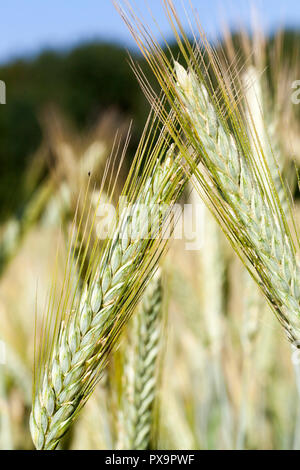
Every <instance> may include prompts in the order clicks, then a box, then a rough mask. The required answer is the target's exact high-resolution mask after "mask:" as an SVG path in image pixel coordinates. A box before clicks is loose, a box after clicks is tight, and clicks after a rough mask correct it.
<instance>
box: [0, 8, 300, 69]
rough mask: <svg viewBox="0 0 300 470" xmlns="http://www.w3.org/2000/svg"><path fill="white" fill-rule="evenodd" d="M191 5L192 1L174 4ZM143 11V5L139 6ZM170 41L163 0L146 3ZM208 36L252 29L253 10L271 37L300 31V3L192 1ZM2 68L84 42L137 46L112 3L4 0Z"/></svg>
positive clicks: (0, 40) (0, 38)
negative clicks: (289, 29)
mask: <svg viewBox="0 0 300 470" xmlns="http://www.w3.org/2000/svg"><path fill="white" fill-rule="evenodd" d="M181 1H184V2H186V4H188V3H189V0H175V2H177V3H178V4H180V3H181ZM135 2H136V4H137V6H138V8H140V10H141V11H143V9H144V8H143V6H144V0H135ZM148 3H149V5H151V10H152V12H153V14H154V16H155V17H157V18H158V19H159V24H160V26H161V28H162V30H163V32H164V34H165V35H166V36H169V34H170V28H169V26H168V23H167V20H166V19H165V18H163V15H162V14H161V11H162V10H161V5H160V0H148ZM193 5H194V6H195V7H196V8H197V10H198V13H199V17H200V20H201V23H202V25H203V27H204V28H205V30H206V32H207V33H208V34H209V35H211V34H214V33H217V32H218V31H219V30H220V24H221V23H222V20H225V21H226V22H227V23H228V24H229V25H231V26H233V25H236V24H238V23H242V24H244V25H248V26H249V24H250V23H251V10H252V7H251V5H254V6H255V10H256V11H257V12H258V14H259V17H260V19H261V23H262V25H263V27H264V28H265V29H266V30H268V31H270V30H274V29H276V28H278V27H280V26H282V25H289V26H294V27H299V29H300V2H299V0H253V1H251V0H193ZM0 11H1V29H0V62H2V63H3V62H5V61H7V60H9V59H11V58H13V57H16V56H23V55H28V54H32V53H36V52H38V51H40V50H41V49H43V48H45V47H54V48H62V47H69V46H72V45H74V44H76V43H78V42H80V41H81V40H91V39H95V38H100V39H105V40H113V41H116V42H119V43H122V44H125V45H126V46H127V47H134V43H133V40H132V39H131V38H130V34H129V32H128V31H127V29H126V27H125V25H124V24H123V23H122V20H121V18H120V17H119V16H118V14H117V12H116V11H115V9H114V7H113V5H112V3H111V1H110V0H48V1H47V0H2V1H1V7H0Z"/></svg>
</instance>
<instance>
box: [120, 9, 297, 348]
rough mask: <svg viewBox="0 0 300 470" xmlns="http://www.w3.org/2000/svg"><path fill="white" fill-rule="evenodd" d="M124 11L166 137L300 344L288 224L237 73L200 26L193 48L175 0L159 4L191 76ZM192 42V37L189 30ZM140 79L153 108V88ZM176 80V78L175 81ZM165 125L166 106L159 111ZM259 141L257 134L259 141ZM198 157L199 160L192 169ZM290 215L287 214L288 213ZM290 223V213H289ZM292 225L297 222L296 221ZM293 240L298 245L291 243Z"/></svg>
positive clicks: (293, 248) (293, 249) (293, 250)
mask: <svg viewBox="0 0 300 470" xmlns="http://www.w3.org/2000/svg"><path fill="white" fill-rule="evenodd" d="M126 5H128V11H129V13H128V14H126V11H125V10H124V9H123V8H122V7H120V8H119V10H120V13H121V15H122V17H123V19H124V21H125V22H126V24H127V25H128V26H129V28H130V31H131V33H132V34H133V36H134V38H135V40H136V41H137V43H138V45H139V47H140V49H141V50H142V53H143V54H144V56H145V58H146V60H147V61H148V63H149V65H150V67H151V69H152V71H153V72H154V74H155V76H156V78H157V79H158V81H159V84H160V85H161V87H162V89H163V91H164V93H165V96H166V99H167V100H168V103H169V105H170V106H171V109H172V110H173V112H174V114H175V115H176V119H177V121H178V123H179V127H180V131H178V128H175V127H171V126H169V132H170V134H171V135H172V136H173V138H174V139H176V141H177V142H178V141H180V140H181V141H183V144H182V145H181V146H180V151H181V153H182V155H183V156H184V157H185V158H186V160H187V162H188V164H189V166H190V168H191V169H192V170H193V171H194V174H195V177H196V179H197V182H198V184H197V187H198V189H199V192H200V193H201V194H202V195H203V197H204V198H205V200H206V202H207V204H208V205H209V207H210V208H211V210H212V211H213V212H214V214H215V216H216V217H217V218H218V221H219V223H220V224H221V225H222V228H223V230H224V232H225V233H226V235H227V236H228V238H229V240H230V241H231V244H232V246H233V248H234V250H235V251H236V252H237V254H238V255H239V256H240V257H241V259H242V260H243V261H244V263H245V265H246V266H247V268H248V269H249V271H250V272H251V275H252V276H253V277H254V279H255V280H256V282H257V283H258V285H259V286H260V288H261V289H262V291H263V293H264V294H265V296H266V298H267V300H268V301H269V304H270V305H271V306H272V308H273V311H274V312H275V314H276V315H277V317H278V318H279V320H280V321H281V323H282V324H283V326H284V328H285V330H286V332H287V335H288V337H289V339H290V340H291V341H294V340H299V339H300V306H299V305H300V303H299V301H300V288H299V274H300V270H299V266H298V263H297V260H296V250H297V249H298V248H299V241H298V237H297V233H296V230H294V228H295V223H293V232H294V233H293V234H292V233H291V230H290V229H289V227H288V224H287V221H286V217H285V215H284V211H283V209H282V207H281V204H280V198H279V196H278V192H277V190H276V188H275V185H274V181H273V178H272V175H271V171H270V169H269V167H268V164H267V159H266V156H265V155H264V152H263V146H262V145H259V146H258V147H256V148H255V151H253V149H252V148H251V141H250V139H249V136H248V135H247V125H246V124H245V113H244V112H243V111H242V110H241V107H240V101H241V98H243V96H242V95H241V93H240V92H239V91H238V90H237V87H235V85H234V80H235V79H236V77H237V75H236V73H235V71H232V70H231V69H229V70H226V69H225V68H224V67H222V65H221V64H222V57H221V56H220V55H218V53H217V52H216V51H215V50H214V49H213V48H212V47H211V46H210V45H209V43H208V40H207V38H206V37H205V34H204V32H203V30H202V29H201V26H199V23H197V20H196V24H197V27H198V31H199V35H200V38H201V39H200V41H199V42H196V43H195V44H191V43H190V41H189V39H188V37H187V35H186V34H185V32H184V27H183V25H182V23H181V21H180V17H179V14H178V12H177V11H176V8H175V5H174V2H173V1H172V0H164V5H165V9H166V12H167V15H168V19H169V21H170V24H171V26H172V29H173V30H174V32H175V34H176V40H177V42H178V46H179V48H180V51H181V53H182V57H183V58H184V60H185V61H186V63H187V67H188V70H189V71H187V70H186V69H185V68H184V67H182V66H181V65H179V64H178V63H176V64H175V74H174V72H173V71H172V70H174V66H173V64H172V61H170V60H169V59H168V58H167V56H166V54H164V52H163V51H162V49H161V47H160V45H159V44H158V42H157V40H156V39H155V37H154V35H152V33H151V31H149V29H147V27H146V26H145V25H143V27H141V24H142V22H141V21H140V19H139V18H138V17H137V15H136V14H135V13H134V10H133V9H132V8H131V7H130V4H126ZM192 33H193V34H192V37H193V38H195V37H196V33H195V32H194V31H192ZM139 75H140V79H141V81H142V83H143V85H144V87H145V90H146V93H147V96H148V97H149V99H150V100H151V102H152V103H154V104H155V98H157V97H156V96H155V94H154V97H153V93H154V92H153V90H152V89H150V88H149V84H147V83H146V81H145V80H143V77H142V76H141V74H139ZM174 75H175V76H174ZM157 108H158V110H159V113H160V117H161V119H162V121H163V122H165V121H166V115H167V114H166V107H165V106H164V103H161V106H160V107H159V106H157ZM258 139H259V136H258ZM195 154H196V156H197V157H199V158H200V160H201V165H200V167H198V168H196V164H197V160H196V161H195ZM290 212H291V211H290ZM291 218H293V217H292V213H291ZM293 222H294V221H293ZM293 235H296V237H297V240H296V243H295V242H294V239H293Z"/></svg>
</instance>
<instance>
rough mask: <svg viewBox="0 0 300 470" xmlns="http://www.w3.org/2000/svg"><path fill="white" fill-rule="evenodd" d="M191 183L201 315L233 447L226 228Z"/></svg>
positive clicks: (226, 436) (224, 428)
mask: <svg viewBox="0 0 300 470" xmlns="http://www.w3.org/2000/svg"><path fill="white" fill-rule="evenodd" d="M189 186H190V188H191V192H190V202H191V204H192V206H193V211H194V212H196V211H198V212H199V215H198V220H201V227H202V229H201V233H200V234H199V240H198V244H199V251H198V253H197V255H198V256H197V261H198V263H197V269H198V276H197V277H198V282H199V283H200V286H199V291H200V292H201V308H200V309H199V315H203V319H204V322H205V326H206V332H207V340H208V355H209V364H210V366H209V369H210V371H211V374H212V382H213V384H214V387H215V392H216V395H217V400H218V402H219V404H220V409H221V417H220V419H221V423H220V432H221V434H222V436H221V439H222V442H223V443H224V447H225V448H228V449H230V448H232V445H233V416H232V409H231V404H230V401H229V397H228V391H227V385H226V378H225V377H224V373H223V371H224V367H223V364H222V361H223V348H224V336H225V334H226V331H225V328H226V327H225V318H226V312H225V308H226V300H225V276H226V257H225V254H224V244H223V243H222V231H221V229H220V227H219V226H218V223H217V221H216V220H214V217H213V216H212V214H211V213H210V212H209V210H208V209H207V208H206V207H205V204H204V202H203V200H202V199H201V197H200V196H199V194H198V192H197V191H196V190H195V188H194V186H193V184H192V183H191V182H190V183H189ZM200 312H202V313H200Z"/></svg>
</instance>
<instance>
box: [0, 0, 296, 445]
mask: <svg viewBox="0 0 300 470" xmlns="http://www.w3.org/2000/svg"><path fill="white" fill-rule="evenodd" d="M133 3H134V4H135V8H136V9H137V11H140V13H141V14H142V15H143V14H144V13H145V14H146V12H147V6H145V5H147V2H146V4H145V2H144V1H143V0H136V1H135V2H133ZM175 3H176V5H178V8H179V11H180V12H181V14H182V21H183V23H184V24H185V25H188V20H187V19H185V16H184V11H183V7H182V5H181V2H175ZM193 4H194V7H195V8H196V9H197V11H198V14H199V19H200V21H201V24H202V27H203V28H204V30H205V32H206V34H207V36H208V38H209V40H211V41H212V42H214V41H217V40H218V41H219V45H218V47H221V45H222V42H223V34H224V29H226V28H227V29H228V30H230V31H231V34H232V36H231V41H232V44H234V48H236V49H235V50H236V51H237V52H236V53H237V55H238V56H239V57H240V56H242V57H243V54H246V51H247V48H246V47H245V44H244V43H245V41H244V42H243V40H242V39H241V34H240V32H241V31H243V35H244V36H247V35H249V37H250V39H249V42H251V35H252V31H253V26H255V28H256V29H259V30H260V31H262V32H263V34H264V39H262V38H261V37H260V40H259V41H258V42H256V43H255V41H254V48H255V47H256V51H255V53H254V54H253V55H254V59H255V58H256V56H257V55H259V54H258V52H259V50H258V49H260V48H262V49H261V50H264V54H265V57H264V61H265V70H267V72H266V75H267V79H268V82H267V85H265V86H266V87H267V88H268V87H269V90H268V91H270V101H271V102H272V103H273V102H274V105H273V104H272V105H271V106H270V108H271V109H272V110H273V111H274V109H275V110H276V112H277V113H278V107H279V106H280V110H282V109H283V110H284V111H285V113H283V114H282V116H281V118H283V117H284V118H285V126H287V127H288V129H287V127H284V125H283V124H282V120H281V121H280V123H279V124H280V125H281V133H280V136H279V134H278V139H284V135H285V142H279V145H280V146H281V147H280V148H284V151H283V153H284V154H285V158H286V160H285V162H288V163H287V166H289V164H291V162H292V161H293V160H296V162H297V165H298V162H300V151H299V135H300V134H298V129H299V118H300V113H299V110H298V107H297V106H295V105H294V106H293V104H292V103H291V102H290V99H289V97H290V90H291V86H292V83H293V82H294V81H295V80H297V79H300V71H299V67H298V64H299V65H300V55H299V51H300V4H299V2H298V1H297V0H286V1H285V2H283V1H280V0H273V1H271V0H261V1H259V0H257V1H251V2H250V1H249V2H248V1H243V2H240V1H238V0H226V1H220V0H210V1H209V2H207V1H202V0H193ZM148 5H149V6H150V7H151V11H152V14H153V18H154V19H157V20H158V23H159V27H160V29H161V33H162V34H163V35H164V36H165V37H166V38H167V39H168V40H171V43H172V39H171V38H172V33H171V28H170V26H169V24H168V21H167V19H165V18H164V15H162V14H161V11H162V7H161V2H160V0H152V1H151V2H150V1H149V2H148ZM147 15H148V14H147ZM1 17H2V22H1V23H2V24H1V32H0V39H1V40H0V80H2V81H4V82H5V84H6V104H5V105H0V276H1V277H0V340H2V341H4V342H5V344H6V355H7V357H6V364H5V365H3V366H2V367H1V366H0V367H1V374H0V395H1V398H0V412H1V416H0V424H1V427H0V447H2V448H32V444H31V439H30V436H29V432H28V426H27V422H28V416H29V410H30V402H31V380H32V365H33V342H34V341H33V337H34V314H35V303H36V291H37V289H38V293H39V295H38V310H41V311H42V310H43V305H44V304H43V302H44V301H45V297H46V293H47V289H48V288H49V285H50V279H51V275H50V274H51V266H52V265H51V263H52V260H53V257H54V255H55V250H56V242H55V240H56V237H57V234H58V232H59V231H60V230H61V227H63V226H64V225H66V226H67V227H68V224H70V221H71V220H72V214H73V213H74V207H75V205H76V200H77V196H78V190H79V189H80V187H83V185H84V184H85V183H86V181H87V175H88V171H90V169H91V168H92V169H93V174H92V177H93V181H94V183H95V186H96V188H97V183H98V185H99V181H100V180H101V174H102V172H103V168H104V165H105V162H106V159H107V157H108V156H109V154H110V150H111V147H112V145H113V141H114V137H115V134H116V132H117V131H118V132H119V135H120V136H124V138H125V136H126V131H127V129H128V126H129V123H130V122H131V121H132V122H133V127H132V138H131V141H130V144H129V148H128V155H127V160H128V161H127V163H125V167H126V164H127V165H129V163H130V161H131V159H132V157H133V154H134V150H135V149H136V147H137V144H138V142H139V138H140V136H141V133H142V130H143V127H144V125H145V122H146V119H147V115H148V112H149V110H150V107H149V105H148V103H147V100H146V99H145V97H144V96H143V93H142V91H141V90H140V87H139V84H138V82H137V80H136V78H135V76H134V73H133V71H132V69H131V67H130V64H129V55H128V52H129V53H130V55H131V56H132V57H133V59H134V60H135V61H136V62H137V63H138V64H139V65H140V66H141V67H142V68H143V69H144V71H145V73H146V76H147V77H148V78H149V81H150V83H151V84H152V86H153V87H154V89H155V90H157V85H156V84H155V82H154V81H153V79H152V77H151V74H150V72H149V70H148V68H147V66H146V63H145V61H144V59H143V58H142V57H141V55H140V53H139V51H138V49H137V47H136V45H135V43H134V41H133V39H132V38H131V36H130V34H129V32H128V30H127V29H126V26H125V25H124V24H123V22H122V20H121V18H120V16H119V15H118V13H117V12H116V10H115V8H114V6H113V5H112V2H111V1H110V0H86V1H85V2H82V1H79V0H73V1H72V2H67V1H64V2H62V1H58V0H52V1H51V2H50V1H48V2H40V1H38V0H28V1H27V2H22V1H20V0H10V1H9V2H8V1H6V2H3V4H2V5H1ZM147 18H148V21H149V23H150V26H152V27H155V21H154V20H151V17H149V15H148V16H147ZM279 31H280V34H279ZM279 36H280V48H281V49H280V54H281V56H280V57H281V59H280V60H279V59H278V61H277V59H276V60H273V59H274V51H277V49H278V44H279V41H278V37H279ZM227 45H228V44H227ZM172 50H173V52H174V54H177V52H176V47H175V46H174V47H173V49H172ZM241 51H243V52H241ZM282 58H284V61H282ZM274 64H275V65H274ZM279 67H282V71H283V72H284V80H285V81H283V78H282V76H281V75H280V74H279V73H278V74H277V72H280V71H281V69H280V70H279ZM268 70H271V71H273V72H274V74H273V75H272V76H270V73H269V72H268ZM275 71H276V73H275ZM278 80H281V82H280V83H283V85H284V86H285V91H286V93H284V92H282V93H281V94H279V93H278V87H277V85H278V83H277V81H278ZM279 95H280V96H279ZM287 108H288V109H287ZM290 108H291V109H290ZM287 116H288V117H287ZM276 125H277V126H278V122H276ZM285 131H286V132H285ZM120 138H121V140H122V137H120ZM120 184H121V183H120ZM91 197H92V198H93V195H92V196H91ZM295 198H297V192H296V190H295ZM296 201H297V199H296ZM207 220H208V222H207V224H206V227H207V230H208V231H211V230H212V232H208V233H209V234H208V235H207V241H208V240H210V241H211V240H215V242H213V246H210V248H209V249H210V252H211V253H212V259H211V260H207V259H203V256H202V255H201V253H200V254H199V260H198V261H199V264H197V263H198V261H195V259H194V257H193V256H192V255H188V254H187V253H185V252H184V248H183V246H182V245H180V243H179V242H178V244H179V246H176V245H175V246H174V247H173V248H171V250H174V251H173V253H175V256H173V257H172V256H169V257H167V259H166V265H165V273H166V278H167V280H166V286H167V287H166V289H167V292H168V298H169V299H171V300H170V301H169V306H168V309H167V310H168V321H169V324H170V329H169V331H168V335H167V336H168V341H167V345H166V346H165V350H166V352H165V361H164V364H165V365H164V368H163V369H164V374H163V377H164V379H163V381H162V385H161V393H160V413H161V423H162V424H161V426H160V431H159V433H158V435H159V436H158V442H159V446H160V447H161V448H278V449H279V448H281V449H283V448H299V447H300V405H299V404H300V401H299V398H298V395H297V386H296V385H297V378H298V379H299V377H298V375H297V374H298V372H297V370H296V371H294V370H293V366H292V363H291V352H290V348H289V345H288V344H287V342H286V340H285V338H284V335H283V332H282V331H281V329H280V328H279V326H278V325H277V322H276V320H275V319H274V318H273V317H272V315H271V313H270V312H269V311H268V308H267V307H266V306H265V305H264V301H263V300H262V299H261V298H260V296H259V294H258V293H257V292H256V290H255V289H256V288H255V286H252V285H251V280H250V281H249V279H248V278H247V274H245V278H244V277H243V276H244V274H243V269H242V268H241V266H240V264H239V262H238V261H237V260H236V259H235V257H234V256H233V255H232V254H231V251H230V249H229V247H228V246H227V243H226V241H225V240H224V239H223V238H222V234H221V233H219V231H218V229H217V227H216V226H214V225H213V222H212V221H211V220H210V217H209V215H208V214H207ZM211 233H213V234H214V235H213V237H215V238H213V237H212V236H211ZM204 243H205V241H204ZM203 251H205V246H204V250H203ZM218 253H220V256H219V255H217V254H218ZM214 256H215V258H213V257H214ZM216 257H217V259H218V263H220V264H217V263H216V261H215V259H216ZM213 259H214V260H213ZM214 263H215V269H216V270H217V272H218V273H219V278H216V277H215V276H214V275H213V274H212V273H211V272H210V270H211V266H212V265H213V266H214ZM207 266H208V267H207ZM207 270H208V271H207ZM207 272H208V273H209V274H207V276H211V279H213V281H212V283H211V284H210V285H209V286H206V287H205V283H204V279H205V278H207V276H206V274H205V273H207ZM201 273H202V275H201ZM214 283H215V284H214ZM249 283H250V287H249ZM37 285H38V287H37ZM214 288H215V289H217V290H218V292H219V294H220V298H219V300H216V302H217V305H216V304H214V305H211V304H210V303H209V300H207V297H208V296H209V295H211V296H214V293H213V294H211V289H214ZM212 292H215V291H214V290H213V291H212ZM253 292H254V293H253ZM208 293H210V294H208ZM212 311H213V312H214V314H212V313H211V312H212ZM247 312H248V313H247ZM249 312H250V314H249ZM249 325H250V326H249ZM175 351H176V354H175ZM108 376H109V374H108ZM107 381H109V377H108V378H107V380H106V382H107ZM298 385H299V384H298ZM104 388H105V387H103V388H100V389H99V390H98V389H97V391H96V393H95V396H94V397H93V398H92V400H90V402H89V403H88V404H87V406H86V409H85V410H84V412H83V413H82V418H80V420H79V423H78V425H76V427H75V430H74V432H73V433H72V436H71V437H70V439H69V440H67V441H66V443H65V444H64V445H65V448H105V447H106V448H109V447H111V446H113V445H115V444H114V434H115V433H116V432H115V431H114V432H112V431H111V429H110V428H111V427H110V425H109V423H110V421H111V418H110V417H109V415H110V413H111V410H112V407H116V404H115V403H109V401H108V402H107V401H106V402H105V400H104V404H103V394H105V390H104ZM95 413H97V415H98V416H101V418H99V422H98V423H97V424H96V425H95V422H94V421H95V420H93V416H95ZM116 414H118V413H117V412H114V415H116ZM175 429H178V432H177V431H176V432H175V431H174V430H175ZM95 430H96V431H95Z"/></svg>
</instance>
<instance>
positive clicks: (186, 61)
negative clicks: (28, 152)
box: [0, 0, 300, 450]
mask: <svg viewBox="0 0 300 470" xmlns="http://www.w3.org/2000/svg"><path fill="white" fill-rule="evenodd" d="M114 3H115V6H116V15H117V14H119V15H121V17H122V19H123V20H124V22H125V24H126V25H127V27H128V34H131V35H132V36H133V38H134V39H135V41H136V43H137V45H138V47H139V49H140V51H141V54H142V56H143V57H144V58H145V62H146V63H147V67H148V69H147V70H148V71H147V73H149V70H150V74H151V77H152V78H151V80H154V81H155V86H154V85H153V83H154V82H153V81H152V82H151V81H149V80H148V78H147V76H146V75H145V73H144V71H143V69H141V68H140V66H139V65H137V64H136V63H135V62H134V59H132V61H131V65H132V68H133V74H135V75H136V77H135V79H137V80H138V82H139V85H140V87H141V89H142V91H143V93H144V94H145V96H146V98H147V100H148V102H149V103H150V105H151V111H150V114H149V116H148V119H147V122H146V123H143V124H144V125H145V127H144V130H143V132H142V133H141V135H140V136H139V141H138V142H137V143H136V142H134V144H135V150H134V152H132V147H131V143H130V137H131V131H132V124H130V122H129V121H128V120H127V119H126V118H125V117H124V116H123V115H121V114H119V113H118V112H117V111H116V110H112V109H107V110H105V111H104V112H102V114H101V116H100V118H99V120H98V121H97V123H96V125H95V126H94V127H93V128H92V130H90V131H89V132H82V135H80V136H79V135H78V134H77V133H76V132H75V131H74V129H72V126H70V125H69V123H68V120H67V118H66V117H65V116H64V115H63V113H61V112H60V111H58V109H55V107H54V108H49V109H48V110H47V112H46V113H45V114H44V115H43V117H42V119H41V126H42V130H43V135H42V143H41V145H40V148H39V150H38V151H37V152H36V153H35V154H34V155H33V156H32V159H31V164H30V165H29V166H28V168H27V169H26V174H24V178H26V182H27V183H26V184H27V186H28V187H30V188H34V190H33V191H31V197H29V198H27V199H26V201H25V200H24V201H23V210H22V212H21V214H12V215H11V216H10V217H9V218H8V219H7V220H6V221H5V222H3V223H2V224H1V225H0V237H1V238H0V317H1V329H0V449H25V450H32V449H39V450H55V449H64V450H80V449H87V450H95V449H102V450H107V449H115V450H131V449H132V450H153V449H163V450H164V449H165V450H170V449H176V450H181V449H182V450H183V449H188V450H193V449H200V450H203V449H214V450H219V449H235V450H237V449H299V448H300V358H299V354H298V349H299V344H300V265H299V249H300V242H299V234H300V231H299V228H298V223H299V215H300V206H299V196H298V193H299V191H298V183H299V179H298V168H299V162H300V141H299V137H298V136H299V130H300V120H299V113H298V110H297V106H296V105H295V103H294V102H293V99H292V93H293V83H295V80H297V77H298V75H299V63H298V62H297V58H298V57H300V56H299V55H298V54H299V51H298V45H297V44H295V45H294V49H295V50H294V51H293V53H291V54H290V55H289V56H288V57H285V54H284V53H283V51H284V44H285V43H284V35H283V34H282V33H281V32H278V34H277V35H276V36H275V39H274V40H273V42H271V43H270V42H268V40H267V38H266V37H264V35H263V34H262V32H261V31H260V30H259V29H258V28H257V29H255V28H254V29H253V31H252V32H251V33H249V32H246V31H244V30H241V31H240V32H239V34H237V35H235V36H233V35H232V34H231V33H229V31H228V30H226V28H225V29H224V32H223V36H222V39H220V42H219V43H214V44H212V43H211V41H209V40H208V39H207V37H206V35H205V31H203V29H202V27H201V23H200V22H201V18H200V19H199V18H198V16H197V14H196V12H195V10H193V8H192V7H190V10H189V11H188V13H187V14H188V15H189V19H190V22H191V30H190V31H185V29H184V28H183V26H182V21H181V18H180V15H179V14H178V12H177V11H176V8H175V5H174V2H173V1H172V0H163V1H162V2H161V3H162V13H165V14H166V16H167V19H168V21H169V22H170V26H171V28H172V29H173V39H172V41H173V42H174V41H175V42H176V48H177V49H176V55H175V54H172V49H171V47H170V49H167V48H165V47H162V44H163V38H160V39H161V41H160V39H157V35H156V33H155V31H153V30H152V29H151V28H150V27H149V26H148V25H147V22H146V20H145V19H144V18H143V17H142V16H139V13H138V12H137V11H136V10H135V8H134V2H132V5H131V2H127V1H123V2H122V1H117V0H116V1H115V2H114ZM175 3H176V2H175ZM171 45H172V46H173V45H174V44H173V43H172V44H171V40H170V46H171ZM42 175H43V177H41V176H42ZM124 201H125V203H124ZM109 211H111V213H113V214H114V217H113V218H112V220H111V219H110V220H109V223H107V215H108V213H109Z"/></svg>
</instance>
